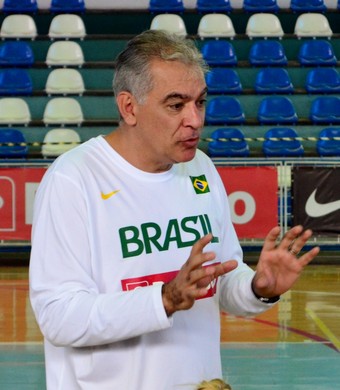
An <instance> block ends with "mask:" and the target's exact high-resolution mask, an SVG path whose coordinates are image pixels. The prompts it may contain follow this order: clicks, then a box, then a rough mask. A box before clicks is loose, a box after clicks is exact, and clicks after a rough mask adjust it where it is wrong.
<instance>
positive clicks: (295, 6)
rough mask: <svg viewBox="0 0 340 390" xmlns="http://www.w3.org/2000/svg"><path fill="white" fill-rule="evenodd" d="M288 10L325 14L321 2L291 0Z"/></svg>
mask: <svg viewBox="0 0 340 390" xmlns="http://www.w3.org/2000/svg"><path fill="white" fill-rule="evenodd" d="M290 9H291V10H292V11H294V12H325V11H326V10H327V7H326V5H325V4H324V1H323V0H291V2H290Z"/></svg>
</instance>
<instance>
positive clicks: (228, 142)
mask: <svg viewBox="0 0 340 390" xmlns="http://www.w3.org/2000/svg"><path fill="white" fill-rule="evenodd" d="M211 138H213V141H211V142H209V144H208V155H209V156H210V157H248V156H249V145H248V143H247V141H246V140H245V139H244V134H243V132H242V131H241V130H239V129H235V128H219V129H216V130H214V131H213V132H212V133H211Z"/></svg>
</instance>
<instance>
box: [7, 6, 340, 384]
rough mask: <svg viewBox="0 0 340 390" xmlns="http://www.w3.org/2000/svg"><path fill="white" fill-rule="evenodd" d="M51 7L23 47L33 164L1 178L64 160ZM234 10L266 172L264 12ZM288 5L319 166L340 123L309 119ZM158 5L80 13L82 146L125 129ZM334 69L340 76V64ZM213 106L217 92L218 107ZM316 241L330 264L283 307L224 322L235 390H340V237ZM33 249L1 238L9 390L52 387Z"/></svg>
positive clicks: (249, 249)
mask: <svg viewBox="0 0 340 390" xmlns="http://www.w3.org/2000/svg"><path fill="white" fill-rule="evenodd" d="M169 3H171V2H169ZM263 3H265V2H263ZM50 4H51V2H50V1H47V0H46V1H44V0H43V1H38V6H39V10H38V12H37V13H35V14H33V19H34V21H35V23H36V26H37V31H38V35H37V37H36V38H35V39H34V40H31V39H23V40H24V41H25V42H28V43H29V44H30V46H31V47H32V49H33V52H34V64H33V65H32V66H31V67H29V68H26V69H27V71H28V73H29V75H30V77H31V79H32V82H33V92H32V93H31V94H29V95H25V96H22V98H23V99H24V100H25V101H26V102H27V103H28V106H29V109H30V112H31V120H30V122H29V123H28V124H27V126H24V125H21V126H18V128H19V129H20V130H21V131H22V133H23V134H24V136H25V140H26V142H27V144H28V155H27V156H26V157H25V160H13V159H12V160H11V161H8V160H7V159H6V158H1V157H0V173H1V168H8V167H17V166H25V164H27V166H32V164H33V166H34V164H38V166H47V165H48V164H49V163H50V162H51V161H53V158H47V159H46V158H45V159H43V158H42V154H41V147H42V145H43V143H44V142H45V141H44V138H45V136H46V134H47V132H48V131H49V130H51V129H53V128H54V127H56V126H51V125H47V126H46V125H45V124H44V121H43V116H44V108H45V106H46V104H47V102H48V101H50V100H51V99H52V97H51V96H48V94H47V93H46V91H45V85H46V80H47V77H48V75H49V73H50V72H51V68H48V67H47V65H46V63H45V61H46V56H47V51H48V48H49V47H50V45H51V43H52V41H51V39H50V38H49V36H48V32H49V27H50V24H51V21H52V19H53V17H54V16H55V14H53V13H51V11H50V9H49V7H50ZM230 4H231V6H232V10H231V12H230V13H228V15H229V17H230V18H231V20H232V23H233V26H234V28H235V31H236V36H235V37H234V38H233V39H232V40H230V39H228V42H231V43H232V45H233V47H234V48H235V51H236V53H237V58H238V63H237V66H235V67H234V69H235V70H237V73H238V75H239V77H240V81H241V84H242V86H243V91H242V93H240V94H237V98H238V99H239V101H240V102H241V105H242V107H243V109H244V111H245V118H246V119H245V122H244V123H242V124H239V125H237V127H238V128H241V129H242V131H243V133H244V135H245V137H246V138H247V139H248V142H249V146H250V157H252V158H253V160H247V158H245V159H244V160H243V159H242V158H241V159H239V162H240V161H241V162H242V161H244V163H245V164H247V161H249V162H250V161H251V162H252V164H254V161H255V160H256V159H259V160H263V159H266V157H265V156H264V155H263V152H262V148H261V147H262V142H263V137H264V135H265V132H266V131H267V130H268V129H270V128H271V127H272V126H271V125H263V124H262V125H261V124H260V123H259V121H258V120H257V111H258V107H259V104H260V101H261V100H262V98H263V97H264V96H263V95H259V94H257V93H255V90H254V83H255V79H256V76H257V73H258V71H259V68H257V67H253V66H251V65H250V63H249V57H248V55H249V51H250V48H251V46H252V45H253V43H254V40H251V39H250V38H249V37H248V36H247V35H246V33H245V31H246V25H247V22H248V20H249V18H250V16H251V15H252V12H246V11H245V10H244V9H243V1H238V0H234V1H231V2H230ZM277 4H279V5H280V9H279V10H278V11H277V12H276V15H277V16H278V18H279V20H280V22H281V25H282V28H283V31H284V36H283V37H282V39H280V42H281V44H282V46H283V48H284V50H285V54H286V56H287V59H288V63H287V65H285V69H287V71H288V72H289V75H290V78H291V81H292V84H293V86H294V92H293V93H290V94H288V95H287V96H289V98H290V99H291V100H292V102H293V104H294V106H295V108H296V111H297V114H298V118H299V119H298V121H297V122H296V123H294V124H293V125H292V126H291V127H293V128H294V129H295V130H296V132H297V134H298V136H299V137H300V139H301V142H302V145H303V147H304V153H305V155H304V157H302V158H303V159H305V160H308V161H310V163H311V164H313V163H316V164H318V163H319V162H320V159H321V157H320V156H319V155H318V153H317V149H316V142H317V141H318V139H319V133H320V131H321V130H322V129H323V128H325V127H327V126H331V124H329V123H328V124H325V123H320V124H319V123H312V121H311V120H310V118H309V114H310V109H311V104H312V102H313V100H314V99H315V98H316V97H319V96H323V95H324V94H316V95H312V94H308V93H307V92H306V89H305V80H306V76H307V73H308V72H309V71H310V67H304V66H301V64H300V63H299V58H298V56H299V50H300V47H301V45H302V43H303V42H304V39H298V38H297V37H296V35H295V34H294V26H295V23H296V20H297V18H298V16H299V14H300V13H299V12H293V11H292V10H291V9H290V1H285V0H283V1H277ZM324 4H325V5H326V11H324V13H323V14H324V15H326V17H327V19H328V21H329V23H330V27H331V29H332V31H333V34H332V36H331V38H330V39H327V38H326V40H328V41H329V42H330V43H331V44H332V47H333V49H334V54H335V56H336V57H337V58H340V14H339V9H338V8H337V7H338V2H337V1H332V0H330V1H324ZM3 5H4V2H3V1H0V7H1V9H2V7H3ZM184 5H185V7H186V9H185V11H183V12H182V13H179V15H180V16H181V17H182V18H183V20H184V21H185V26H186V29H187V33H188V36H189V37H193V38H195V39H196V42H197V45H198V46H199V47H202V46H203V45H204V43H205V41H204V40H200V39H198V37H197V31H198V25H199V21H200V19H201V18H202V14H201V13H199V12H198V11H197V10H196V8H195V7H196V1H194V0H192V1H184ZM148 6H149V1H146V0H136V1H129V0H126V1H118V0H111V1H110V0H106V1H105V0H99V1H95V0H93V1H91V0H87V1H86V11H85V12H83V13H80V14H79V15H80V16H81V17H82V19H83V21H84V23H85V26H86V36H85V37H84V39H82V40H80V39H74V40H75V41H76V42H77V43H79V45H80V46H81V48H82V50H83V54H84V58H85V62H84V64H83V65H82V66H81V67H77V66H76V67H75V68H76V69H77V70H78V71H79V73H80V74H81V75H82V77H83V80H84V84H85V92H84V93H83V94H82V96H79V94H73V95H72V98H74V99H75V100H77V101H78V102H80V104H81V107H82V110H83V113H84V120H83V122H82V123H81V124H80V125H79V126H77V125H69V126H67V125H66V126H64V127H65V128H68V127H70V128H72V129H75V130H76V131H77V132H78V133H79V135H80V138H81V142H83V141H85V140H87V139H88V138H90V137H92V136H96V135H98V134H106V133H108V132H109V131H110V130H111V129H112V128H113V126H115V124H116V123H117V119H118V115H117V110H116V108H115V105H114V100H113V94H112V90H111V84H112V75H113V72H114V62H113V61H114V58H115V56H116V55H117V53H118V52H119V51H120V50H121V49H122V48H123V47H124V45H125V43H126V41H127V40H128V39H129V38H131V37H132V36H133V35H135V34H137V33H139V32H141V31H143V30H146V29H148V28H149V27H150V25H151V22H152V20H153V18H154V16H155V14H154V13H151V12H150V11H149V10H148ZM108 7H109V9H108ZM6 16H7V15H6V14H5V13H4V12H3V11H1V12H0V23H3V20H4V18H5V17H6ZM272 39H273V38H272ZM274 39H275V38H274ZM319 39H321V38H319ZM5 41H6V40H5ZM333 66H334V67H335V69H337V70H338V66H339V62H336V64H335V65H333ZM235 96H236V95H235ZM332 96H336V97H340V90H339V91H338V92H336V93H334V92H333V93H332ZM212 97H213V95H210V96H209V97H208V100H210V99H212ZM339 115H340V112H339ZM339 122H340V121H339ZM1 126H3V127H5V125H1ZM217 127H219V126H217V125H207V126H205V127H204V130H203V134H202V141H201V143H200V148H201V149H202V150H204V151H206V152H207V151H208V144H209V142H210V141H211V139H210V136H211V134H212V132H213V131H214V130H216V128H217ZM0 131H1V130H0ZM0 143H1V142H0ZM226 160H227V163H228V159H226ZM266 161H268V160H266ZM275 161H276V162H277V161H279V162H280V163H283V164H285V163H286V162H287V161H288V162H289V161H290V160H289V158H286V157H282V158H279V159H276V160H275ZM323 161H327V162H328V166H332V164H334V166H336V165H338V164H339V157H333V158H329V159H327V158H326V159H324V158H323ZM229 163H232V162H231V161H229ZM29 164H31V165H29ZM288 174H289V172H288ZM0 184H1V183H0ZM336 185H337V186H338V183H336ZM279 186H280V189H281V192H280V196H284V197H285V196H290V188H291V187H290V186H291V182H290V178H288V179H287V178H286V177H285V178H284V179H282V178H281V179H279ZM0 192H1V187H0ZM0 196H1V194H0ZM284 206H285V207H284V209H283V210H282V204H281V210H280V211H279V223H280V224H281V226H283V228H284V229H285V228H287V227H289V224H290V223H291V219H290V218H291V215H290V212H291V211H290V210H288V207H287V205H286V204H285V203H284ZM0 209H1V207H0ZM338 213H339V211H338ZM339 224H340V220H339ZM0 225H1V220H0ZM0 227H1V226H0ZM241 243H242V246H243V249H244V253H245V261H246V262H247V263H249V264H250V265H251V266H252V267H254V266H255V264H256V259H257V256H258V253H259V248H260V246H261V240H260V239H257V240H253V239H248V240H241ZM313 244H321V249H322V250H321V253H320V255H319V257H318V258H317V259H316V260H315V261H314V263H313V264H312V265H310V266H308V267H307V268H306V270H305V272H304V274H303V275H302V277H301V279H300V280H299V282H298V283H297V284H296V285H295V286H294V289H293V290H292V291H289V292H288V293H286V294H285V295H284V296H283V297H282V299H281V301H280V302H279V303H278V304H277V305H276V306H275V307H274V308H272V309H271V310H269V311H268V312H267V313H265V314H262V315H260V316H258V317H256V318H238V317H234V316H230V315H228V314H225V313H222V314H221V324H222V334H221V357H222V363H223V376H224V379H225V380H226V381H227V382H229V383H230V384H231V386H232V388H233V390H264V389H266V390H287V389H290V390H311V389H313V390H335V389H337V388H340V369H339V368H340V359H339V358H340V355H339V352H340V240H339V235H337V236H332V237H323V238H322V240H321V241H319V238H318V237H317V238H315V240H314V242H313ZM29 250H30V248H29V242H28V241H22V240H6V239H5V240H2V239H1V236H0V389H4V390H44V389H45V377H44V356H43V344H42V335H41V333H40V331H39V329H38V327H37V324H36V322H35V319H34V316H33V313H32V310H31V306H30V303H29V298H28V261H29V260H28V259H29ZM51 266H53V265H51ZM198 342H199V341H198ZM66 390H68V389H66ZM150 390H152V389H150Z"/></svg>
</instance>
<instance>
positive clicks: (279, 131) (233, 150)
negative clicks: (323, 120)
mask: <svg viewBox="0 0 340 390" xmlns="http://www.w3.org/2000/svg"><path fill="white" fill-rule="evenodd" d="M58 132H60V133H61V134H60V135H58ZM52 133H53V135H54V138H53V139H52V137H51V136H49V135H50V134H51V135H52ZM69 134H71V135H69ZM58 137H59V138H58ZM66 138H67V139H68V140H69V141H71V142H67V141H66ZM57 139H59V141H60V140H63V141H61V142H60V145H53V144H57V142H55V141H56V140H57ZM51 140H52V142H51ZM49 141H50V142H51V144H52V147H50V148H49V149H50V153H51V152H52V149H53V147H54V153H55V156H56V155H58V152H59V153H61V152H63V151H65V150H66V149H70V148H72V147H74V146H76V145H77V144H78V143H80V142H81V141H80V137H79V134H78V133H77V132H76V131H75V130H73V129H53V130H50V131H49V132H48V133H47V134H46V136H45V139H44V142H43V144H44V143H46V142H49ZM251 141H253V139H252V138H250V139H248V138H246V137H245V136H244V133H243V132H242V130H240V129H239V128H227V127H222V128H218V129H216V130H214V131H213V132H212V133H211V136H210V138H209V143H208V149H207V153H208V154H209V156H210V157H248V156H249V155H250V147H249V142H251ZM261 142H262V152H263V154H264V156H265V157H302V156H303V155H304V147H303V143H302V141H301V137H298V134H297V132H296V131H295V130H294V129H292V128H289V127H275V128H272V129H269V130H268V131H266V133H265V135H264V137H262V138H261ZM43 148H44V147H43ZM45 149H46V147H45ZM316 151H317V153H318V155H319V156H327V157H332V156H340V127H327V128H324V129H322V130H321V131H320V133H319V136H318V138H317V140H316ZM42 152H43V154H45V153H44V150H42ZM45 152H46V151H45ZM28 154H29V146H28V143H27V142H26V138H25V136H24V134H23V132H22V131H20V130H19V129H13V128H3V129H0V158H26V157H28Z"/></svg>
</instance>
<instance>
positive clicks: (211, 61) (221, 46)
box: [201, 40, 237, 66]
mask: <svg viewBox="0 0 340 390" xmlns="http://www.w3.org/2000/svg"><path fill="white" fill-rule="evenodd" d="M201 52H202V55H203V58H204V59H205V61H206V62H207V63H208V65H211V66H235V65H237V56H236V53H235V49H234V46H233V45H232V44H231V43H230V42H227V41H224V40H213V41H207V42H206V43H205V44H204V45H203V46H202V48H201Z"/></svg>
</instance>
